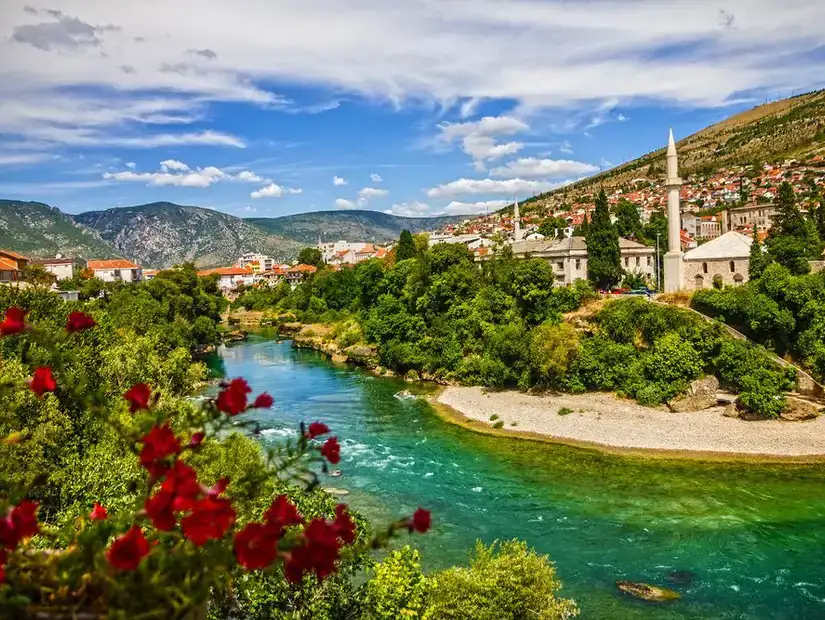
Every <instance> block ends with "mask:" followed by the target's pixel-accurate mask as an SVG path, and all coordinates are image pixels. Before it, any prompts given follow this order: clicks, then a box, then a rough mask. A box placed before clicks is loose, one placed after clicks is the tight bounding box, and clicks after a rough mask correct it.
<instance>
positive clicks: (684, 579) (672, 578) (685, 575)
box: [665, 570, 696, 586]
mask: <svg viewBox="0 0 825 620" xmlns="http://www.w3.org/2000/svg"><path fill="white" fill-rule="evenodd" d="M694 577H696V574H695V573H692V572H690V571H689V570H675V571H673V572H670V573H668V574H667V575H665V579H667V580H668V581H669V582H670V583H674V584H676V585H677V586H686V585H688V584H689V583H692V582H693V578H694Z"/></svg>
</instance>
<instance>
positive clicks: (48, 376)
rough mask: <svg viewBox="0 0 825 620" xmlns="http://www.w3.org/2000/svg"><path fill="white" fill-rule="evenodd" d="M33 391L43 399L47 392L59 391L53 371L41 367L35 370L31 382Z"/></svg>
mask: <svg viewBox="0 0 825 620" xmlns="http://www.w3.org/2000/svg"><path fill="white" fill-rule="evenodd" d="M29 387H30V388H31V391H32V392H34V393H35V394H37V395H38V396H39V397H42V396H43V394H44V393H46V392H54V391H55V390H56V389H57V383H56V382H55V380H54V375H53V374H52V369H51V368H49V367H48V366H40V367H39V368H37V369H35V371H34V374H33V375H32V378H31V381H29Z"/></svg>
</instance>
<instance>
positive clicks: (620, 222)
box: [613, 198, 644, 241]
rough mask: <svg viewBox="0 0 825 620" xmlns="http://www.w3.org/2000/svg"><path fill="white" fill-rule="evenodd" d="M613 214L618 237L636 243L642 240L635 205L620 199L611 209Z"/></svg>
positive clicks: (639, 219)
mask: <svg viewBox="0 0 825 620" xmlns="http://www.w3.org/2000/svg"><path fill="white" fill-rule="evenodd" d="M613 214H614V215H615V216H616V230H617V231H618V233H619V236H620V237H624V238H625V239H635V240H637V241H638V240H640V239H642V237H643V236H644V235H643V234H642V220H641V218H640V217H639V208H638V207H637V206H636V205H635V204H633V203H632V202H630V201H629V200H625V199H624V198H622V199H621V200H619V203H618V204H617V205H616V206H615V207H614V208H613Z"/></svg>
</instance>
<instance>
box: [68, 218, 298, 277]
mask: <svg viewBox="0 0 825 620" xmlns="http://www.w3.org/2000/svg"><path fill="white" fill-rule="evenodd" d="M74 219H75V221H76V222H78V223H80V224H83V225H84V226H87V227H89V228H93V229H94V230H96V231H98V232H99V233H100V236H101V237H103V239H105V240H106V241H108V242H109V243H110V244H111V245H112V246H114V247H115V248H116V249H117V251H118V252H120V253H121V254H122V255H123V256H126V257H128V258H131V259H133V260H136V261H137V262H139V263H140V264H142V265H143V266H145V267H155V268H163V267H171V266H172V265H175V264H179V263H182V262H185V261H194V263H195V264H196V265H197V266H198V267H216V266H223V265H232V264H234V263H235V261H236V260H237V259H238V256H240V255H241V254H243V253H244V252H262V253H264V254H269V255H270V256H273V257H274V258H276V259H278V260H284V261H286V260H291V259H294V258H295V255H296V254H297V253H298V252H299V251H300V250H301V248H302V247H303V245H304V244H301V243H298V242H296V241H294V240H292V239H286V238H284V237H282V236H279V235H276V234H270V233H268V232H266V231H264V230H262V229H261V228H259V227H257V226H255V225H253V224H250V223H249V222H247V221H246V220H243V219H241V218H238V217H234V216H232V215H228V214H226V213H221V212H219V211H213V210H211V209H204V208H201V207H192V206H182V205H177V204H174V203H171V202H155V203H151V204H146V205H140V206H135V207H120V208H116V209H106V210H105V211H89V212H86V213H81V214H79V215H75V216H74Z"/></svg>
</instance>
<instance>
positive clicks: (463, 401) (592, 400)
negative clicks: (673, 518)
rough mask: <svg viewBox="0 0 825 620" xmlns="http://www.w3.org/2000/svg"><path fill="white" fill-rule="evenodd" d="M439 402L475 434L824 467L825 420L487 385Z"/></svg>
mask: <svg viewBox="0 0 825 620" xmlns="http://www.w3.org/2000/svg"><path fill="white" fill-rule="evenodd" d="M433 402H434V404H436V405H437V406H438V407H437V408H438V411H439V413H440V414H441V415H442V417H443V418H445V419H448V420H450V421H452V422H455V423H458V424H460V425H461V426H464V427H465V428H468V429H471V430H475V431H478V432H483V433H489V434H497V435H508V436H515V437H520V438H523V439H533V440H539V441H547V442H551V443H564V444H568V445H573V446H579V447H585V448H594V449H597V450H601V451H604V452H611V453H622V454H636V455H639V456H649V457H662V458H696V459H702V460H777V461H792V462H818V461H825V417H819V418H817V419H815V420H811V421H808V422H784V421H779V420H764V421H757V422H745V421H743V420H739V419H735V418H728V417H725V416H723V415H722V412H723V411H724V408H723V407H713V408H711V409H707V410H704V411H695V412H687V413H673V412H670V411H663V410H660V409H653V408H649V407H643V406H641V405H638V404H636V403H635V402H633V401H630V400H625V399H620V398H617V397H615V396H614V395H612V394H606V393H589V394H558V395H543V396H536V395H531V394H524V393H521V392H515V391H502V392H493V391H487V390H484V389H483V388H480V387H447V388H444V389H443V390H441V391H440V393H439V394H438V395H437V396H436V397H435V398H434V399H433ZM559 411H561V412H562V413H561V414H560V413H559ZM498 422H501V424H498V425H497V426H498V428H495V427H494V424H496V423H498Z"/></svg>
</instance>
